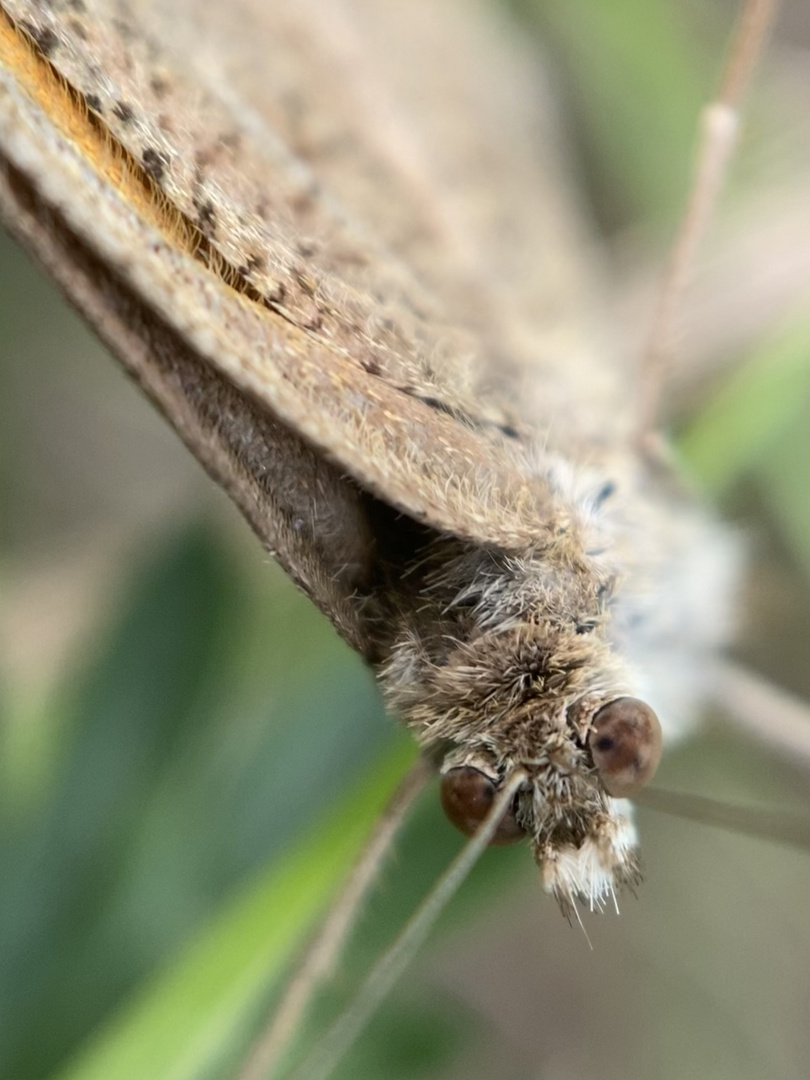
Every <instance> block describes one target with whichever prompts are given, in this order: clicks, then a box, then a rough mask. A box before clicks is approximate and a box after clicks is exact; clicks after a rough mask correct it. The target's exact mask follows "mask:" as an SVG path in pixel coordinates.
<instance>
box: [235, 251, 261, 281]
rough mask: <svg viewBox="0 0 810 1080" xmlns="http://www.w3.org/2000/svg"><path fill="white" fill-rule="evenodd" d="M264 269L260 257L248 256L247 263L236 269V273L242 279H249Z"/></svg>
mask: <svg viewBox="0 0 810 1080" xmlns="http://www.w3.org/2000/svg"><path fill="white" fill-rule="evenodd" d="M263 269H264V259H263V258H262V256H261V255H250V256H248V261H247V262H246V263H244V264H243V265H242V266H240V267H239V268H238V271H237V272H238V273H239V274H241V276H242V277H250V276H251V274H254V273H255V272H256V271H257V270H263Z"/></svg>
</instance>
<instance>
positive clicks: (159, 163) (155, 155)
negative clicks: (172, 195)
mask: <svg viewBox="0 0 810 1080" xmlns="http://www.w3.org/2000/svg"><path fill="white" fill-rule="evenodd" d="M141 164H142V165H143V167H144V171H145V172H146V174H147V175H148V176H151V177H152V179H153V180H154V181H155V183H157V184H159V183H160V181H161V180H162V179H163V174H164V172H165V171H166V165H167V161H166V156H165V154H162V153H161V152H160V151H159V150H155V148H154V147H153V146H147V148H146V149H145V150H144V152H143V153H142V154H141Z"/></svg>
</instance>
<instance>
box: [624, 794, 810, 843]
mask: <svg viewBox="0 0 810 1080" xmlns="http://www.w3.org/2000/svg"><path fill="white" fill-rule="evenodd" d="M634 802H636V803H637V804H638V805H639V806H644V807H646V808H647V809H648V810H656V811H658V812H660V813H662V814H671V815H672V816H673V817H678V818H685V819H686V820H687V821H699V822H700V823H701V824H703V825H714V826H716V827H717V828H719V829H728V830H729V831H730V832H736V833H741V834H742V835H743V836H753V837H754V838H755V839H757V840H771V841H775V842H776V843H778V844H786V845H788V846H789V847H796V848H801V849H802V850H803V851H810V821H808V819H807V818H806V817H803V816H801V815H799V814H790V813H782V812H778V811H773V810H760V809H758V808H756V807H753V806H735V805H732V804H730V803H724V802H720V801H719V800H718V799H708V798H706V797H705V796H703V795H687V794H684V793H683V792H679V791H662V790H661V789H659V788H647V789H646V790H645V791H643V792H641V793H640V794H639V795H638V796H637V797H636V798H635V799H634Z"/></svg>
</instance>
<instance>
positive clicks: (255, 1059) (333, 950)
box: [237, 758, 435, 1080]
mask: <svg viewBox="0 0 810 1080" xmlns="http://www.w3.org/2000/svg"><path fill="white" fill-rule="evenodd" d="M434 771H435V770H434V769H433V767H432V766H431V764H430V763H429V762H428V761H427V760H426V759H424V758H420V759H419V760H418V761H417V762H416V763H415V764H414V765H413V766H412V767H411V768H410V769H409V770H408V772H407V773H406V774H405V776H404V777H403V779H402V780H401V781H400V783H399V784H398V785H397V788H396V790H395V791H394V794H393V795H392V796H391V798H390V799H389V801H388V803H387V805H386V806H385V808H384V810H383V811H382V813H381V814H380V816H379V817H378V818H377V821H376V822H375V824H374V829H373V830H372V832H371V835H370V836H369V837H368V839H367V841H366V843H365V845H364V846H363V849H362V850H361V852H360V854H359V855H358V857H357V860H356V861H355V863H354V866H353V867H352V868H351V870H350V872H349V875H348V877H347V878H346V881H345V883H344V885H343V889H342V891H341V892H340V895H339V896H338V897H337V899H336V900H335V902H334V903H333V904H332V906H331V908H330V909H329V911H328V912H327V914H326V917H325V918H324V920H323V922H322V923H321V925H320V926H319V927H318V929H317V930H316V931H315V934H314V935H313V937H312V938H311V940H310V941H309V944H308V945H307V946H306V949H305V951H304V954H303V956H302V957H301V958H300V961H299V964H298V966H297V969H296V972H295V975H294V976H293V977H292V979H291V980H290V982H289V984H288V985H287V987H286V989H285V991H284V996H283V997H282V999H281V1001H280V1002H279V1004H278V1005H277V1006H276V1007H275V1009H274V1011H273V1014H272V1015H271V1016H270V1018H269V1019H268V1022H267V1024H266V1025H265V1027H264V1029H263V1031H262V1032H261V1033H260V1035H259V1036H258V1038H257V1039H256V1041H255V1042H254V1043H253V1045H252V1047H251V1049H250V1051H249V1056H248V1058H247V1060H246V1062H245V1064H244V1065H243V1066H242V1069H241V1071H240V1072H239V1073H238V1074H237V1080H264V1078H265V1077H267V1076H272V1075H273V1074H274V1073H275V1072H276V1070H277V1069H278V1066H279V1063H280V1062H281V1060H282V1059H283V1057H284V1054H285V1053H286V1051H287V1049H288V1048H289V1046H290V1044H291V1042H292V1040H293V1038H294V1037H295V1034H296V1032H297V1031H298V1029H299V1026H300V1024H301V1020H302V1019H303V1017H304V1015H305V1013H306V1011H307V1008H308V1006H309V1004H310V1002H311V1001H312V998H313V996H314V995H315V993H316V992H317V990H318V988H319V987H320V986H321V985H322V984H323V982H324V980H325V979H327V978H328V977H329V975H330V974H331V972H332V970H333V969H334V966H335V964H336V963H337V960H338V957H339V956H340V953H341V950H342V948H343V946H344V944H345V942H346V940H347V938H348V937H349V935H350V933H351V931H352V929H353V927H354V925H355V923H356V921H357V918H358V916H359V914H360V909H361V907H362V904H363V901H364V900H365V898H366V896H367V895H368V891H369V889H370V888H371V886H372V885H373V884H374V881H375V879H376V877H377V874H378V873H379V871H380V868H381V866H382V864H383V862H384V861H385V857H386V855H387V854H388V852H389V851H390V850H391V846H392V844H393V842H394V840H395V838H396V836H397V835H398V833H399V830H400V828H401V827H402V824H403V823H404V821H405V819H406V818H407V816H408V814H409V812H410V810H411V808H412V807H413V805H414V803H415V802H416V800H417V799H418V797H419V795H420V794H421V793H422V791H423V790H424V788H425V784H426V783H427V781H428V780H429V779H430V777H431V776H432V775H433V773H434Z"/></svg>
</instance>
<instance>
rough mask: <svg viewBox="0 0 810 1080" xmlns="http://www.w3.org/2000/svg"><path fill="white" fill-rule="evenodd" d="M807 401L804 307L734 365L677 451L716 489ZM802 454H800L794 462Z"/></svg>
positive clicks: (809, 323)
mask: <svg viewBox="0 0 810 1080" xmlns="http://www.w3.org/2000/svg"><path fill="white" fill-rule="evenodd" d="M808 401H810V319H809V318H808V316H807V313H806V312H804V311H803V312H802V313H801V315H800V316H799V317H798V318H796V319H794V320H792V321H790V322H788V323H787V325H785V326H783V327H782V328H781V329H780V330H779V331H778V332H776V333H775V334H774V335H773V336H770V337H769V338H768V340H767V341H765V342H763V343H762V344H761V345H760V346H759V347H758V348H757V349H756V350H755V352H754V353H753V354H752V355H751V357H750V358H749V359H748V360H747V361H746V362H745V363H744V364H743V365H741V366H740V367H738V368H737V369H735V370H734V372H733V373H732V374H731V375H730V376H729V378H728V379H727V381H726V382H725V384H724V385H723V387H722V388H721V389H720V390H719V391H718V392H717V393H716V394H715V395H714V397H713V398H712V399H711V401H710V402H709V403H708V404H706V405H705V406H704V407H703V409H702V410H701V411H700V413H699V414H698V416H697V417H696V418H695V419H694V420H692V421H691V423H690V424H689V425H688V427H687V428H686V430H685V431H684V432H683V433H682V434H681V436H680V439H679V448H680V452H681V454H682V455H683V457H684V459H685V461H686V463H687V465H688V467H689V469H690V470H691V471H692V472H693V473H694V475H696V476H697V477H698V478H699V479H700V482H701V484H702V485H703V487H704V488H705V489H706V490H707V491H708V492H709V493H711V494H712V495H715V496H717V495H720V494H721V493H722V492H723V491H725V490H727V489H728V488H729V487H730V486H731V485H732V484H733V483H735V481H737V480H738V479H739V478H740V476H741V475H742V474H743V473H744V472H745V471H746V470H749V469H750V468H751V467H752V466H753V465H755V464H757V463H758V462H760V461H761V460H762V458H763V456H764V455H766V454H767V453H768V451H769V449H770V448H772V447H773V446H774V445H775V444H776V443H777V442H779V441H780V440H784V439H786V438H787V439H789V438H790V434H789V433H790V432H792V431H794V427H795V423H796V421H797V420H798V419H799V418H800V417H801V416H802V414H803V412H805V411H806V409H807V404H808ZM801 460H802V455H801V454H799V455H798V456H797V457H796V458H794V464H796V465H799V464H800V463H801ZM802 473H803V476H804V480H805V484H804V488H805V489H806V487H807V485H806V477H807V474H806V469H803V470H802Z"/></svg>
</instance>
